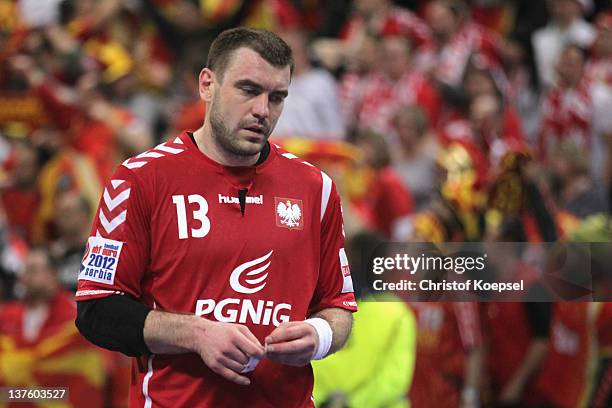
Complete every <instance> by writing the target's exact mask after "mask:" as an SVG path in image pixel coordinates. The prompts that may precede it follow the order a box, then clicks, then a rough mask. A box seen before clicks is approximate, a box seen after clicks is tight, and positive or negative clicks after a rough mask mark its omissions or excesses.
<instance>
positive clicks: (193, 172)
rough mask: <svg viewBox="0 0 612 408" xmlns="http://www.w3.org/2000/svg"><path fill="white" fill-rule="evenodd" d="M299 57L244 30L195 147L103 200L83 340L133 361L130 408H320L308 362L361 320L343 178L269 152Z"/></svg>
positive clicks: (226, 58) (170, 153)
mask: <svg viewBox="0 0 612 408" xmlns="http://www.w3.org/2000/svg"><path fill="white" fill-rule="evenodd" d="M291 68H292V57H291V50H290V48H289V47H288V46H287V45H286V44H285V43H284V42H283V41H282V40H280V39H279V38H278V37H277V36H276V35H274V34H272V33H269V32H267V31H262V30H253V29H247V28H237V29H232V30H228V31H225V32H223V33H221V34H220V35H219V36H218V37H217V39H216V40H215V41H214V42H213V44H212V45H211V48H210V51H209V55H208V62H207V66H206V68H204V69H203V70H202V71H201V73H200V77H199V92H200V97H201V98H202V99H203V100H204V102H205V103H206V105H207V106H206V112H207V115H206V118H205V121H204V124H203V126H202V127H201V128H199V129H198V130H196V131H195V132H193V134H191V133H188V132H185V133H183V134H182V135H180V136H179V137H176V138H175V139H174V140H171V141H169V142H166V143H162V144H160V145H158V146H157V147H155V148H153V149H151V150H149V151H147V152H145V153H143V154H140V155H138V156H135V157H133V158H130V159H128V160H126V161H125V162H123V164H122V165H121V166H119V168H118V169H117V170H116V172H115V174H114V175H113V177H112V178H111V180H109V182H108V183H107V185H106V187H105V191H104V194H103V196H102V199H101V200H100V204H99V208H98V212H97V214H96V218H95V221H94V225H93V227H92V230H91V236H90V237H89V240H88V246H87V250H86V252H85V255H84V257H83V263H82V265H81V272H80V274H79V286H78V291H77V293H76V298H77V300H78V301H79V316H78V318H77V326H78V327H79V329H80V330H81V332H82V333H83V334H84V335H85V336H86V337H87V338H88V339H90V340H91V341H92V342H94V343H96V344H98V345H100V346H103V347H106V348H109V349H112V350H118V351H121V352H123V353H125V354H128V355H131V356H135V357H137V359H135V360H134V364H133V368H132V370H133V373H132V383H131V390H130V406H133V407H136V406H145V407H151V406H172V407H196V406H197V407H240V406H245V405H248V406H249V407H311V406H313V402H312V399H311V395H312V387H313V376H312V370H311V368H310V365H309V362H310V361H311V360H312V359H320V358H323V357H325V356H326V355H328V354H330V353H333V352H335V351H337V350H338V349H339V348H341V347H342V345H343V344H344V342H345V341H346V339H347V337H348V335H349V333H350V329H351V323H352V316H351V312H353V311H355V310H356V303H355V299H354V296H353V288H352V281H351V277H350V270H349V266H348V262H347V259H346V254H345V251H344V238H343V226H342V215H341V207H340V199H339V196H338V193H337V191H336V188H335V186H334V184H333V183H332V181H331V179H330V178H329V177H328V176H327V175H326V174H325V173H323V172H321V171H320V170H318V169H317V168H315V167H313V166H312V165H310V164H309V163H306V162H303V161H301V160H299V159H298V158H297V157H295V156H294V155H292V154H289V153H285V152H283V151H282V150H281V149H280V148H279V147H278V146H275V145H274V144H270V143H268V141H267V140H268V137H269V135H270V133H271V132H272V130H273V128H274V126H275V124H276V122H277V120H278V118H279V116H280V114H281V111H282V107H283V100H284V98H285V97H286V95H287V88H288V86H289V82H290V78H291V71H292V69H291Z"/></svg>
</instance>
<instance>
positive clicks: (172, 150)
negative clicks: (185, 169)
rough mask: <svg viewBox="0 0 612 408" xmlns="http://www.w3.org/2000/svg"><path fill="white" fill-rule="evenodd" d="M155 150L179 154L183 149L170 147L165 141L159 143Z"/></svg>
mask: <svg viewBox="0 0 612 408" xmlns="http://www.w3.org/2000/svg"><path fill="white" fill-rule="evenodd" d="M154 150H161V151H162V152H166V153H170V154H177V153H180V152H182V151H183V149H177V148H174V147H170V146H168V145H166V144H165V143H162V144H159V145H157V146H155V149H154Z"/></svg>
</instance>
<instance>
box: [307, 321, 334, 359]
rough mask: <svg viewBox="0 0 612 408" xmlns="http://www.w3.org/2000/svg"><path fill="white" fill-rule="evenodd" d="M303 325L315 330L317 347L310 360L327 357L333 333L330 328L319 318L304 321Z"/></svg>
mask: <svg viewBox="0 0 612 408" xmlns="http://www.w3.org/2000/svg"><path fill="white" fill-rule="evenodd" d="M304 323H308V324H309V325H311V326H312V327H314V328H315V330H316V332H317V337H318V338H319V345H318V346H317V349H316V350H315V352H314V354H313V355H312V357H311V360H321V359H322V358H325V356H327V353H329V349H330V348H331V344H332V338H333V335H334V333H333V332H332V328H331V326H330V325H329V323H327V320H325V319H321V318H320V317H313V318H312V319H306V320H304Z"/></svg>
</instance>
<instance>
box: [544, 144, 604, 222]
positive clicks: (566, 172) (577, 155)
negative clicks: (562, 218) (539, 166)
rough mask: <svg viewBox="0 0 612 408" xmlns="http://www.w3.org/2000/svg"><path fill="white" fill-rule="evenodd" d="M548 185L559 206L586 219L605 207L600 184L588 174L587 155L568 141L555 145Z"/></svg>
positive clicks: (602, 211) (600, 211)
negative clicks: (551, 188) (549, 183)
mask: <svg viewBox="0 0 612 408" xmlns="http://www.w3.org/2000/svg"><path fill="white" fill-rule="evenodd" d="M550 169H551V177H552V180H551V185H552V186H553V189H554V193H555V194H556V198H557V200H556V202H557V203H558V205H559V207H560V208H561V209H564V210H566V211H569V212H570V213H572V214H574V215H575V216H576V217H578V218H586V217H588V216H590V215H594V214H597V213H606V212H608V209H609V203H608V197H607V194H606V191H605V189H604V188H603V186H601V185H599V184H597V183H596V182H595V181H594V180H593V178H592V177H591V175H590V174H589V161H588V154H586V152H585V151H584V149H583V148H580V147H578V146H577V145H576V144H575V143H572V142H571V141H567V142H563V143H561V144H559V145H558V146H556V147H555V148H554V150H553V153H552V158H551V161H550Z"/></svg>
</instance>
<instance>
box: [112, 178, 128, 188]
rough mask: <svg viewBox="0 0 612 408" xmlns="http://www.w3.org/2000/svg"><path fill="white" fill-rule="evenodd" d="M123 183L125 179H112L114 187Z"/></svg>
mask: <svg viewBox="0 0 612 408" xmlns="http://www.w3.org/2000/svg"><path fill="white" fill-rule="evenodd" d="M122 183H125V180H111V184H112V185H113V188H117V187H119V186H120V185H121V184H122Z"/></svg>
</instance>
